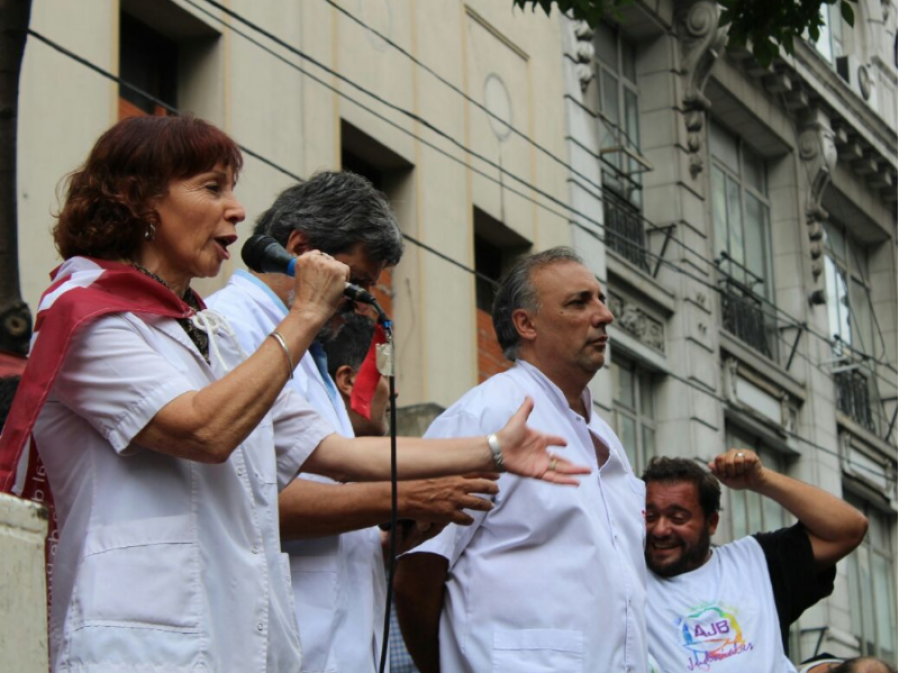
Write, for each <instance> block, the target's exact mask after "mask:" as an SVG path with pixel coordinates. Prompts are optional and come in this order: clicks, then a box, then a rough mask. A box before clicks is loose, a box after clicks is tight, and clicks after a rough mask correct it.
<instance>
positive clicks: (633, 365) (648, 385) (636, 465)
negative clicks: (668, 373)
mask: <svg viewBox="0 0 899 673" xmlns="http://www.w3.org/2000/svg"><path fill="white" fill-rule="evenodd" d="M609 366H610V375H611V378H612V417H613V419H614V421H615V434H616V436H617V437H618V439H619V441H621V446H622V447H623V448H624V451H625V454H626V455H627V458H628V460H629V461H630V463H631V467H632V468H633V470H634V474H642V473H643V470H644V469H645V468H646V465H647V464H648V463H649V460H650V459H651V458H652V457H653V456H655V455H657V446H656V437H657V436H658V420H657V418H656V410H657V408H658V386H657V383H656V379H657V375H656V374H655V373H654V372H652V371H650V370H649V369H647V368H646V367H644V366H642V365H641V364H640V363H639V362H638V361H637V360H634V359H632V358H629V357H626V356H620V355H616V357H615V359H614V360H613V361H612V362H611V363H610V365H609ZM612 368H615V369H612ZM622 370H624V371H627V372H628V373H629V374H630V375H631V376H632V377H633V399H634V406H633V407H628V406H626V405H625V403H624V402H622V401H621V400H619V399H618V386H617V385H616V383H617V381H618V378H619V377H620V376H621V373H620V372H621V371H622ZM644 389H648V390H649V392H648V394H649V399H650V404H651V406H652V409H650V410H649V412H648V413H647V410H646V409H645V408H644V406H646V405H644ZM622 417H624V418H627V419H628V420H630V421H631V422H632V423H633V424H634V439H635V441H636V446H635V447H634V456H633V457H632V456H630V455H629V454H628V450H627V448H628V447H627V446H626V445H625V442H624V440H623V439H622V437H623V436H624V435H623V432H622V420H621V418H622ZM647 429H648V430H650V431H651V432H652V436H653V439H652V448H651V451H648V450H647V441H646V436H645V431H646V430H647Z"/></svg>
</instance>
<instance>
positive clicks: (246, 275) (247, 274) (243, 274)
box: [234, 269, 288, 315]
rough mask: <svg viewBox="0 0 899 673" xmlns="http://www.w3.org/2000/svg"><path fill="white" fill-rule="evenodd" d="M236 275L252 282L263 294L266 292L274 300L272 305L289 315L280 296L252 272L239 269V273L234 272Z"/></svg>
mask: <svg viewBox="0 0 899 673" xmlns="http://www.w3.org/2000/svg"><path fill="white" fill-rule="evenodd" d="M234 275H235V276H240V277H241V278H244V279H245V280H248V281H250V282H251V283H253V285H255V286H256V287H258V288H259V289H260V290H262V291H263V292H265V293H266V294H267V295H268V298H269V299H271V300H272V303H274V305H275V306H276V307H277V308H278V309H279V310H280V311H281V312H282V313H283V314H284V315H287V310H288V309H287V307H286V306H285V305H284V302H283V301H281V297H279V296H278V295H276V294H275V292H274V290H272V288H270V287H269V286H268V285H266V284H265V283H263V282H262V281H261V280H259V279H258V278H257V277H256V276H254V275H253V274H252V273H250V272H248V271H244V270H243V269H238V270H237V271H235V272H234Z"/></svg>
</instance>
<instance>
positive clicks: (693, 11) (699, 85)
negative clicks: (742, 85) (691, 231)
mask: <svg viewBox="0 0 899 673" xmlns="http://www.w3.org/2000/svg"><path fill="white" fill-rule="evenodd" d="M720 18H721V10H720V9H719V8H718V3H717V2H715V1H714V0H698V1H697V2H692V3H691V4H690V5H689V6H687V7H685V8H684V9H682V10H681V11H680V12H679V13H678V18H677V22H676V24H675V26H676V31H677V36H678V40H679V41H680V46H681V68H680V72H681V75H682V76H683V78H684V81H685V87H684V98H683V100H682V104H683V107H684V120H685V123H686V126H687V149H688V151H689V152H690V175H692V176H693V177H694V178H695V177H696V176H697V175H699V173H701V172H702V169H703V160H702V153H701V150H702V136H703V127H704V126H705V118H706V114H707V112H708V110H709V108H710V107H711V106H712V104H711V103H710V102H709V99H708V98H706V97H705V95H704V94H703V90H704V89H705V85H706V82H707V81H708V79H709V73H711V71H712V66H713V65H715V61H717V60H718V56H720V54H721V52H722V50H723V49H724V44H725V42H726V41H727V29H726V28H719V26H718V23H719V19H720Z"/></svg>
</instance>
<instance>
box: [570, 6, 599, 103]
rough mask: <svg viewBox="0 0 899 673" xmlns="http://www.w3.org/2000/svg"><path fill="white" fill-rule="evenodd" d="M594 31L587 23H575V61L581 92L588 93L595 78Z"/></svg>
mask: <svg viewBox="0 0 899 673" xmlns="http://www.w3.org/2000/svg"><path fill="white" fill-rule="evenodd" d="M593 34H594V30H593V29H592V28H591V27H590V25H589V24H588V23H587V22H586V21H575V22H574V37H575V44H574V60H575V63H576V65H575V72H576V73H577V78H578V81H579V82H580V83H581V91H582V92H583V91H586V90H587V87H588V86H590V82H591V81H592V80H593V78H594V77H595V73H594V72H593V56H594V55H595V53H596V50H595V48H594V47H593Z"/></svg>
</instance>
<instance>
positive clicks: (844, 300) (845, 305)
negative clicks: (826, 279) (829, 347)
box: [835, 269, 852, 344]
mask: <svg viewBox="0 0 899 673" xmlns="http://www.w3.org/2000/svg"><path fill="white" fill-rule="evenodd" d="M835 296H836V302H835V303H836V304H837V310H838V311H839V323H838V324H837V327H838V328H839V331H838V332H837V334H838V335H839V337H840V339H841V340H842V341H843V342H844V343H847V344H852V330H851V329H850V323H849V290H848V289H847V287H846V275H845V274H844V273H843V272H842V271H841V270H840V269H837V270H836V293H835Z"/></svg>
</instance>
